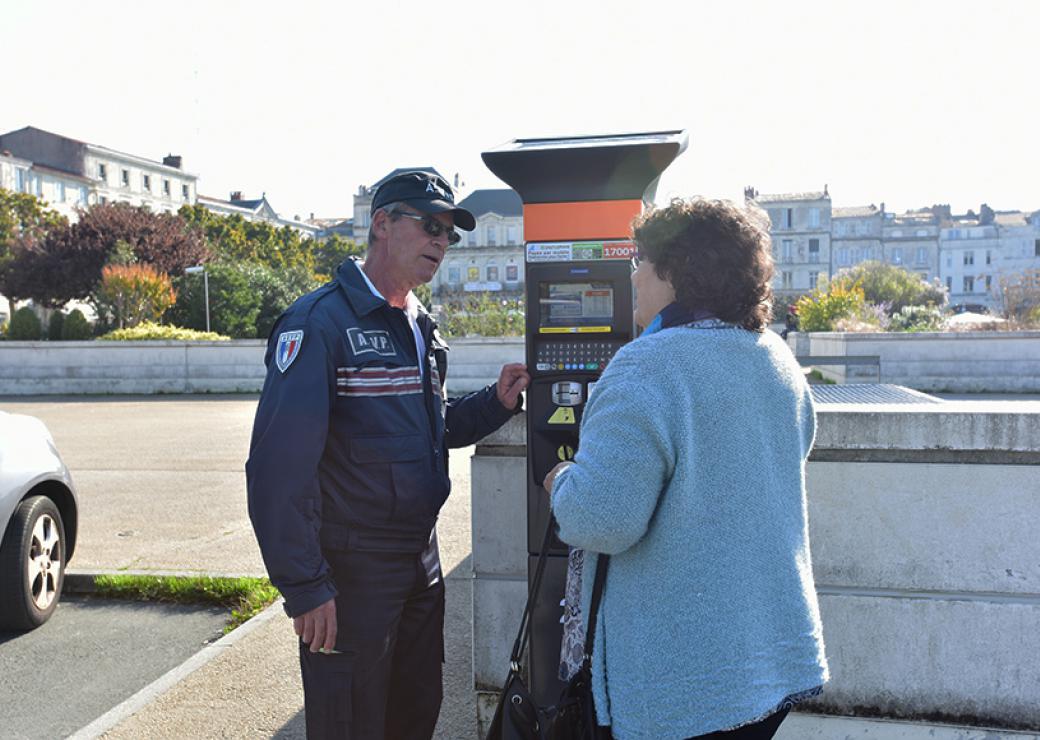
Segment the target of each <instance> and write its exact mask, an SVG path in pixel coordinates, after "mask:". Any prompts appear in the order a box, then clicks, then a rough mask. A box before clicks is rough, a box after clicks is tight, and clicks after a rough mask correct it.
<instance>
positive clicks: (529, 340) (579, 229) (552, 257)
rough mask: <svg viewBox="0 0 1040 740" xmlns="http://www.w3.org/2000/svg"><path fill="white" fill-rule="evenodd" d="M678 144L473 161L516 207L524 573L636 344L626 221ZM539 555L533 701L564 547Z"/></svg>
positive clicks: (555, 661)
mask: <svg viewBox="0 0 1040 740" xmlns="http://www.w3.org/2000/svg"><path fill="white" fill-rule="evenodd" d="M687 142H688V135H687V133H686V132H685V131H661V132H653V133H638V134H621V135H613V136H578V137H566V138H558V139H516V140H514V141H511V142H509V143H507V144H504V145H502V146H500V147H498V148H496V149H493V150H491V151H488V152H484V153H483V158H484V162H485V164H487V166H488V168H489V169H490V170H491V171H492V172H494V173H495V174H496V175H498V177H500V178H501V179H502V180H504V181H505V182H506V183H507V184H508V185H510V186H511V187H512V188H513V189H514V190H516V191H517V193H519V195H520V198H521V200H522V201H523V204H524V205H523V214H524V246H525V252H526V254H525V278H524V279H525V284H526V299H527V313H526V357H527V368H528V370H529V372H530V373H531V385H530V387H529V389H528V392H527V492H528V499H527V542H528V553H529V569H528V572H529V576H530V575H533V572H534V566H535V563H536V561H537V558H538V555H539V551H540V549H541V547H542V542H543V537H544V533H545V527H546V522H547V517H548V516H549V506H548V496H547V494H546V492H545V490H544V489H543V488H542V481H543V480H544V479H545V475H546V473H548V472H549V471H550V470H551V469H552V468H553V466H554V465H556V464H557V463H559V462H561V461H565V460H571V459H573V458H574V455H575V453H576V451H577V449H578V446H579V443H580V440H579V438H578V429H579V425H580V423H581V417H582V412H583V410H584V408H585V404H586V403H587V402H588V400H589V397H590V396H591V395H593V394H594V393H595V388H596V382H597V380H598V379H599V376H600V374H601V373H602V372H603V369H604V368H605V367H606V365H607V363H608V362H610V358H611V357H613V356H614V353H615V352H617V350H618V349H619V348H620V347H621V346H622V345H624V344H625V343H626V342H628V341H629V340H631V339H632V338H633V336H634V329H635V327H634V326H633V317H632V311H633V305H632V283H631V274H632V259H631V258H632V257H634V256H635V246H634V245H633V244H632V241H631V224H632V220H633V219H634V218H635V217H636V216H638V215H639V214H640V212H641V211H642V210H643V207H644V204H645V203H649V202H650V201H651V200H652V199H653V197H654V193H655V191H656V189H657V181H658V178H659V176H660V175H661V173H662V172H663V171H664V169H665V168H666V167H667V166H668V165H669V164H671V162H672V161H673V160H674V159H675V158H676V157H677V156H678V155H679V154H681V153H682V152H683V150H685V148H686V145H687ZM549 555H550V557H549V560H548V563H547V566H546V570H545V574H544V576H543V581H542V590H541V593H540V594H539V598H538V602H537V605H536V607H535V611H534V614H533V617H532V625H531V638H530V653H529V654H528V669H529V673H530V675H529V678H530V687H531V690H532V692H533V693H534V694H535V700H536V701H537V702H540V703H549V702H552V701H554V700H555V699H556V697H557V696H558V695H559V692H560V690H561V689H562V687H563V684H562V682H560V681H559V679H558V678H557V676H558V668H559V662H560V660H559V659H560V638H561V631H562V627H561V617H562V615H563V607H562V606H561V600H562V599H563V595H564V582H565V578H566V570H567V546H566V545H565V544H563V543H562V542H560V541H559V540H557V539H555V538H553V540H552V545H551V546H550V550H549Z"/></svg>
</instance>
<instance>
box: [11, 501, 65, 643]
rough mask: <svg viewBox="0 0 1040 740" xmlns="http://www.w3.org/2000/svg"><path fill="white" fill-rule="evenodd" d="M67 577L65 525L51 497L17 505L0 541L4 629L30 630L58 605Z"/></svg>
mask: <svg viewBox="0 0 1040 740" xmlns="http://www.w3.org/2000/svg"><path fill="white" fill-rule="evenodd" d="M64 581H65V526H64V524H63V523H62V521H61V514H60V513H59V512H58V507H57V506H55V505H54V502H53V501H51V500H50V499H49V498H47V497H46V496H33V497H31V498H27V499H26V500H25V501H23V502H22V503H21V504H19V505H18V508H17V509H15V512H14V515H13V516H12V517H11V521H10V522H9V523H8V525H7V531H6V532H4V540H3V545H2V546H0V596H2V598H0V628H5V629H15V630H30V629H33V628H35V627H39V626H40V625H41V624H43V623H44V622H46V621H47V620H48V619H49V618H50V616H51V614H53V613H54V610H55V609H56V608H57V606H58V599H59V598H61V587H62V585H63V583H64Z"/></svg>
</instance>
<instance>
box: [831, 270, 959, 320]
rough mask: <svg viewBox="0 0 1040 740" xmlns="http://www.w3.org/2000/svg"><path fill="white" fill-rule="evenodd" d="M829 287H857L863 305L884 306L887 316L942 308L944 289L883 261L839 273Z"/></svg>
mask: <svg viewBox="0 0 1040 740" xmlns="http://www.w3.org/2000/svg"><path fill="white" fill-rule="evenodd" d="M831 285H832V286H833V285H842V286H843V287H845V288H850V287H852V286H853V285H858V286H859V287H860V288H861V289H862V291H863V297H864V299H865V300H866V302H867V303H871V304H874V305H883V306H885V307H886V311H887V313H888V314H889V315H890V316H891V315H894V314H897V313H899V312H900V311H901V310H902V309H903V307H904V306H936V307H939V308H942V307H943V306H945V305H946V301H947V293H946V288H944V287H943V286H941V285H940V284H939V283H937V282H936V283H929V282H928V281H927V280H925V279H923V278H922V277H921V276H920V275H918V274H917V273H914V272H910V271H909V270H907V269H905V268H903V267H900V266H898V265H890V264H888V263H886V262H876V261H870V262H861V263H860V264H858V265H856V266H855V267H851V268H848V269H846V270H842V271H841V272H839V273H838V274H837V275H836V276H835V277H834V279H833V280H832V281H831Z"/></svg>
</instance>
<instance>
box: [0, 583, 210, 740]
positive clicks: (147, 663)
mask: <svg viewBox="0 0 1040 740" xmlns="http://www.w3.org/2000/svg"><path fill="white" fill-rule="evenodd" d="M227 616H228V614H227V611H226V610H223V609H215V608H198V607H191V606H179V605H169V604H141V603H134V602H126V601H111V600H101V599H95V598H91V597H87V596H68V595H66V596H65V597H64V598H63V599H62V601H61V602H60V603H59V604H58V608H57V610H56V611H55V612H54V615H53V616H52V617H51V619H50V620H49V621H48V622H47V623H46V624H45V625H43V626H42V627H40V628H38V629H36V630H33V631H32V632H25V633H21V632H17V633H15V632H0V707H2V709H0V715H2V717H3V720H2V727H0V736H2V737H4V738H26V739H28V740H36V739H37V738H39V739H40V740H44V739H45V738H47V739H49V738H55V737H67V736H68V735H70V734H71V733H73V732H75V731H76V730H78V729H80V728H81V727H84V726H86V725H88V724H90V723H91V722H92V721H93V720H95V719H96V718H97V717H99V716H101V715H102V714H104V713H105V712H107V711H108V710H109V709H111V708H112V707H113V706H115V705H116V704H119V703H120V702H122V701H123V700H125V699H127V698H129V697H130V696H132V695H133V694H135V693H136V692H137V691H138V690H140V689H141V688H143V687H144V686H147V685H148V684H150V683H151V682H152V681H154V680H155V679H157V678H159V677H160V676H162V675H163V674H164V673H166V672H167V671H169V670H171V669H172V668H175V667H176V666H178V665H180V664H181V663H183V662H184V661H185V660H187V659H188V658H189V657H191V656H192V655H194V654H195V653H197V652H198V651H199V650H201V649H202V648H203V647H204V646H205V645H206V644H207V643H209V642H213V641H214V640H217V639H218V638H219V637H220V636H221V630H222V628H223V626H224V624H225V622H226V620H227Z"/></svg>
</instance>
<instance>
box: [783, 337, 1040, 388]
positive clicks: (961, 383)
mask: <svg viewBox="0 0 1040 740" xmlns="http://www.w3.org/2000/svg"><path fill="white" fill-rule="evenodd" d="M788 342H789V343H790V344H791V346H792V349H796V353H797V354H812V355H878V356H879V357H880V358H881V382H883V383H892V384H895V385H905V386H907V387H909V388H915V389H917V390H919V391H933V392H948V393H975V392H990V393H1037V392H1040V331H1014V332H995V331H980V332H922V333H914V334H899V333H894V334H887V333H878V334H847V333H841V332H811V333H808V334H803V333H800V332H796V333H793V334H791V335H790V336H789V337H788ZM819 369H820V371H821V372H822V373H823V375H824V377H826V378H830V379H832V380H835V381H837V382H839V383H844V382H852V383H856V382H873V381H874V380H875V378H876V377H877V373H876V371H875V369H874V368H873V367H852V368H849V369H848V371H846V370H845V369H844V368H840V367H823V366H821V367H820V368H819Z"/></svg>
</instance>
